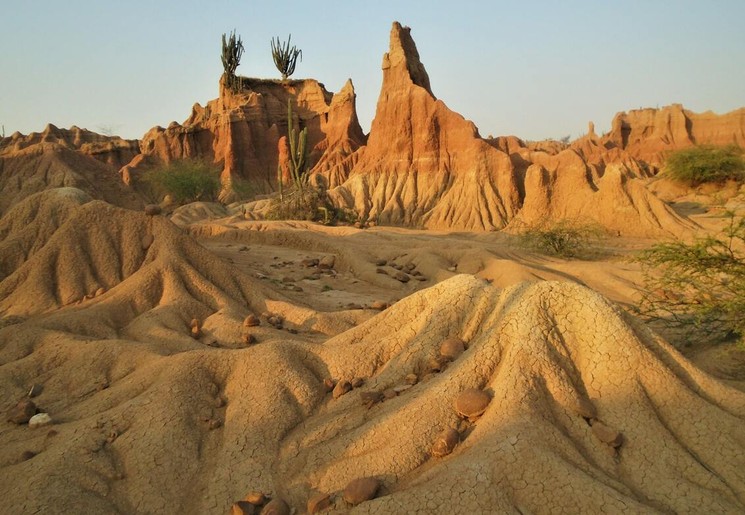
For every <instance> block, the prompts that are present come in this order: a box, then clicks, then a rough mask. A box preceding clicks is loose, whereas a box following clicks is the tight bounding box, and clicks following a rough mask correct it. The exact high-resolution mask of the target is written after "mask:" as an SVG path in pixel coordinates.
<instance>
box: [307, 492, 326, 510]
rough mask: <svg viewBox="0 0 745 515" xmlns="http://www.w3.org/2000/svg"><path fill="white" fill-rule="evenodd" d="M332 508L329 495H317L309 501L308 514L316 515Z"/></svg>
mask: <svg viewBox="0 0 745 515" xmlns="http://www.w3.org/2000/svg"><path fill="white" fill-rule="evenodd" d="M329 506H331V496H330V495H329V494H324V493H317V494H315V495H313V496H311V498H310V499H308V506H307V508H308V513H310V514H314V513H318V512H319V511H323V510H325V509H326V508H328V507H329Z"/></svg>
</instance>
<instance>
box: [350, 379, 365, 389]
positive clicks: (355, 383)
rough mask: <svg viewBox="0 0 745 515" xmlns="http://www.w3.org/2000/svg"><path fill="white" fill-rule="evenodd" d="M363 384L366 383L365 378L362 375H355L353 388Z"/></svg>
mask: <svg viewBox="0 0 745 515" xmlns="http://www.w3.org/2000/svg"><path fill="white" fill-rule="evenodd" d="M363 384H365V380H364V379H363V378H361V377H355V378H354V379H352V388H359V387H360V386H362V385H363Z"/></svg>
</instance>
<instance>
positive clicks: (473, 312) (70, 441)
mask: <svg viewBox="0 0 745 515" xmlns="http://www.w3.org/2000/svg"><path fill="white" fill-rule="evenodd" d="M381 37H382V38H383V39H384V34H383V33H381ZM232 44H233V48H235V45H236V44H237V43H236V42H235V41H233V43H232ZM223 45H224V49H225V48H228V49H229V48H231V47H230V43H228V44H227V45H226V43H225V40H224V41H223ZM288 46H289V45H288ZM421 50H422V53H423V54H424V53H426V49H421ZM224 51H225V50H224ZM370 66H376V64H375V63H370ZM381 68H382V85H381V90H380V94H379V97H378V100H377V107H376V111H375V117H374V120H373V121H372V125H371V128H370V130H369V133H367V134H366V133H365V132H364V131H363V129H362V127H361V125H360V123H359V120H358V114H357V106H356V94H355V87H354V84H353V82H352V81H351V80H349V81H348V82H347V83H346V84H345V85H344V87H343V88H342V89H341V90H340V91H338V92H336V93H333V92H330V91H327V90H326V88H325V86H324V85H323V84H322V83H320V82H318V81H317V80H314V79H302V80H296V79H292V78H288V77H284V78H283V79H282V80H274V79H259V78H249V77H240V76H235V75H231V73H229V71H228V68H227V67H226V73H225V74H224V75H223V76H222V78H220V82H219V95H218V98H216V99H214V100H211V101H210V102H208V103H207V104H206V105H204V106H202V105H200V104H195V105H194V106H193V108H192V111H191V114H190V115H189V117H188V118H187V119H186V120H185V121H184V122H183V123H175V122H174V123H171V124H170V125H168V126H167V127H165V128H164V127H160V126H158V127H154V128H152V129H151V130H150V131H148V132H147V133H146V134H144V135H143V136H142V138H141V139H139V140H127V139H122V138H120V137H117V136H109V135H103V134H98V133H95V132H92V131H88V130H86V129H81V128H78V127H74V126H73V127H70V128H57V127H55V126H53V125H51V124H50V125H48V126H47V127H46V128H45V129H44V130H43V131H42V132H38V133H30V134H28V135H24V134H21V133H18V132H16V133H14V134H12V135H10V136H7V137H4V138H3V139H1V140H0V392H2V394H3V395H2V398H3V409H4V411H3V413H4V415H5V417H4V418H3V420H2V422H1V423H0V511H1V512H3V513H37V512H45V513H195V514H196V513H200V514H201V513H233V514H243V513H274V514H281V513H288V514H289V513H348V512H352V513H522V514H528V513H743V512H745V429H744V427H745V426H744V423H745V346H744V344H743V341H742V335H741V333H738V332H737V331H738V329H737V328H738V327H742V326H736V325H735V326H733V327H735V328H734V329H729V330H728V331H725V332H726V333H727V334H726V337H723V338H719V339H716V338H714V336H712V338H707V337H706V336H707V334H711V335H713V330H711V331H710V330H708V329H707V326H706V325H703V324H698V326H697V325H696V324H689V325H688V326H684V327H683V328H682V329H681V328H672V327H670V326H669V325H668V324H665V323H664V322H665V320H664V319H661V318H660V317H658V318H654V317H650V316H649V313H648V312H646V313H645V312H644V309H641V308H640V305H642V306H643V298H644V296H645V292H647V294H649V295H658V296H660V297H661V298H663V300H664V299H665V298H668V299H669V298H671V297H672V298H674V299H675V300H681V299H682V298H683V297H684V296H685V294H686V293H688V292H687V291H672V290H670V289H664V288H658V289H654V288H651V287H650V283H649V277H650V274H651V276H652V277H656V276H655V274H659V273H662V272H661V270H663V268H659V269H658V268H655V267H654V266H652V267H651V269H650V266H649V264H650V261H646V262H645V261H644V260H643V259H641V260H640V259H639V255H640V254H639V253H640V252H643V251H645V249H650V248H653V247H654V246H655V245H659V244H661V243H662V244H664V243H665V242H671V244H676V243H675V242H678V243H679V244H680V245H682V247H680V248H689V247H685V245H695V242H699V241H702V240H701V239H702V238H706V237H709V238H714V237H717V235H721V234H723V231H725V232H726V230H727V228H728V227H731V225H730V226H728V224H732V223H734V222H733V221H737V220H740V221H741V220H742V217H743V216H745V187H743V185H742V181H737V180H727V181H720V182H716V183H714V184H695V185H691V184H685V183H681V182H680V181H676V180H674V179H672V178H670V176H669V175H668V173H667V168H666V166H668V158H669V156H670V155H671V153H673V152H676V151H679V150H683V149H688V148H697V147H699V146H702V145H703V146H708V147H711V148H713V147H717V148H719V147H726V146H729V147H728V148H735V147H737V148H745V108H741V109H738V110H735V111H732V112H729V113H726V114H721V115H720V114H715V113H713V112H703V113H695V112H692V111H690V110H688V109H685V108H684V107H683V106H682V105H679V104H672V105H669V106H666V107H661V108H644V109H635V110H630V111H628V112H621V113H618V114H616V115H615V117H613V118H612V123H611V129H610V131H608V132H607V133H605V134H596V132H595V126H594V124H593V123H592V122H590V123H589V125H588V130H587V132H586V134H584V135H582V136H580V137H578V138H575V139H573V140H571V141H558V140H546V141H526V140H523V139H521V138H519V137H517V136H499V137H491V136H489V137H482V135H481V134H480V132H479V129H478V128H477V127H476V126H475V125H474V124H473V123H472V122H470V121H469V120H467V119H465V118H464V117H463V116H461V115H460V114H458V113H457V112H455V111H453V110H451V109H450V108H449V107H448V105H447V104H446V102H447V101H448V99H438V98H437V97H436V96H435V94H434V93H433V91H436V88H433V85H432V84H430V77H429V75H428V73H427V71H426V69H425V66H424V65H423V64H422V58H421V57H420V53H419V50H418V49H417V46H416V44H415V42H414V39H413V38H412V29H410V28H409V27H405V26H403V25H401V24H400V23H398V22H394V23H393V25H392V27H391V31H390V37H389V44H388V50H387V52H386V53H385V54H384V56H383V58H382V66H381ZM233 70H235V68H233ZM434 86H436V85H434ZM611 116H612V113H609V118H610V117H611ZM293 129H294V130H293ZM301 143H302V145H303V147H304V148H305V150H298V145H300V144H301ZM708 147H707V148H708ZM298 160H299V161H298ZM184 162H198V163H202V164H206V165H207V166H210V167H212V168H211V169H212V170H213V171H214V174H213V175H214V179H215V181H216V182H215V184H217V187H218V189H217V190H216V191H215V194H214V198H199V199H189V200H188V201H183V200H179V199H177V198H174V195H170V194H169V195H165V194H163V192H161V191H160V190H158V189H157V188H156V187H154V186H153V185H154V182H153V181H154V180H153V177H155V175H154V174H155V173H156V172H157V170H162V169H166V170H171V169H172V168H168V167H169V166H174V165H178V164H179V163H184ZM299 163H302V166H301V165H300V164H299ZM164 167H165V168H164ZM306 199H310V200H309V201H308V203H309V204H308V205H310V206H311V207H310V208H308V207H307V205H306V204H303V202H306ZM286 205H289V206H291V207H293V206H294V207H298V208H302V209H304V210H305V211H302V213H306V212H308V210H309V213H310V216H307V217H301V216H292V215H293V214H298V213H299V212H301V211H297V210H296V211H292V210H290V211H289V215H288V214H287V212H285V211H282V209H285V207H286ZM278 213H279V214H278ZM562 223H566V224H568V225H566V226H563V225H561V224H562ZM740 223H742V222H740ZM557 224H558V225H557ZM546 227H549V228H556V227H567V228H569V229H572V228H578V229H581V231H579V232H578V233H571V234H574V235H576V236H577V237H578V238H580V239H581V241H580V240H571V241H570V242H569V243H570V244H571V245H575V244H576V245H577V246H576V247H574V246H572V247H570V248H565V247H562V248H556V247H555V248H553V250H555V251H557V252H546V251H545V250H546V249H545V247H542V248H539V247H536V246H535V245H534V244H531V242H530V241H529V238H527V236H534V237H535V236H537V237H539V238H540V237H545V234H546V233H543V232H540V229H542V228H546ZM571 234H570V235H571ZM533 243H535V240H534V241H533ZM580 243H581V244H582V245H581V246H580ZM730 243H731V246H730V247H728V249H729V250H730V251H731V254H732V256H735V257H734V258H733V259H734V262H735V264H736V265H737V263H738V261H737V259H740V261H739V265H738V266H743V265H742V260H741V256H742V252H743V246H742V245H741V244H742V243H745V241H739V242H738V241H737V239H736V238H730ZM550 250H551V249H550ZM707 266H713V265H707ZM733 267H734V265H733ZM737 270H740V269H739V268H736V267H734V268H731V269H729V268H728V269H726V270H725V271H724V272H722V273H721V274H720V275H717V277H719V278H720V279H721V284H723V285H725V286H728V287H730V286H731V287H732V291H735V292H737V291H739V292H740V293H742V292H743V291H745V290H735V289H734V286H736V285H738V284H739V285H742V284H743V283H742V281H743V277H742V276H737V275H736V273H739V272H737ZM727 274H730V275H732V277H734V278H733V279H730V278H729V276H727V277H726V279H727V280H726V281H725V276H726V275H727ZM738 277H739V279H738ZM737 281H740V282H739V283H738V282H737ZM733 285H734V286H733ZM650 288H651V289H650ZM666 288H667V287H666ZM670 288H672V287H670ZM658 290H659V291H658ZM728 291H729V290H728ZM650 292H651V293H650ZM712 292H714V290H712ZM712 296H714V297H715V296H716V294H715V293H712ZM733 299H734V300H732V305H734V306H741V305H742V304H737V302H740V303H741V302H742V298H741V297H740V298H738V297H736V296H735V297H733ZM705 300H706V301H707V302H708V301H709V300H711V299H705ZM705 303H706V302H704V301H701V302H700V304H701V305H703V304H705ZM738 309H739V308H737V307H735V308H733V311H734V312H735V313H737V310H738ZM728 316H729V315H728ZM663 318H664V317H663Z"/></svg>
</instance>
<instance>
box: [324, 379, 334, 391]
mask: <svg viewBox="0 0 745 515" xmlns="http://www.w3.org/2000/svg"><path fill="white" fill-rule="evenodd" d="M335 386H336V381H334V380H333V379H331V378H330V377H327V378H326V379H324V380H323V389H324V390H326V391H327V392H331V391H333V390H334V387H335Z"/></svg>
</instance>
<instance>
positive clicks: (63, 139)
mask: <svg viewBox="0 0 745 515" xmlns="http://www.w3.org/2000/svg"><path fill="white" fill-rule="evenodd" d="M38 145H47V146H54V145H56V146H58V147H61V148H66V149H68V150H74V151H77V152H80V153H81V154H85V155H87V156H91V157H93V158H94V159H96V160H98V161H101V162H102V163H105V164H107V165H109V166H112V167H114V168H117V169H118V168H121V167H122V166H123V165H125V164H126V163H128V162H130V161H131V160H132V158H134V157H135V156H136V155H137V154H139V153H140V147H139V142H138V141H137V140H133V139H122V138H120V137H118V136H104V135H102V134H97V133H95V132H91V131H89V130H87V129H81V128H79V127H76V126H74V125H73V126H72V127H70V128H69V129H59V128H57V127H55V126H54V125H52V124H51V123H50V124H47V126H46V127H45V128H44V130H43V131H42V132H32V133H31V134H29V135H28V136H24V135H23V134H21V133H20V132H15V133H13V134H12V135H11V136H9V137H7V138H2V139H0V156H10V155H13V154H20V153H22V151H23V150H24V149H28V148H30V147H35V146H38Z"/></svg>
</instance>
